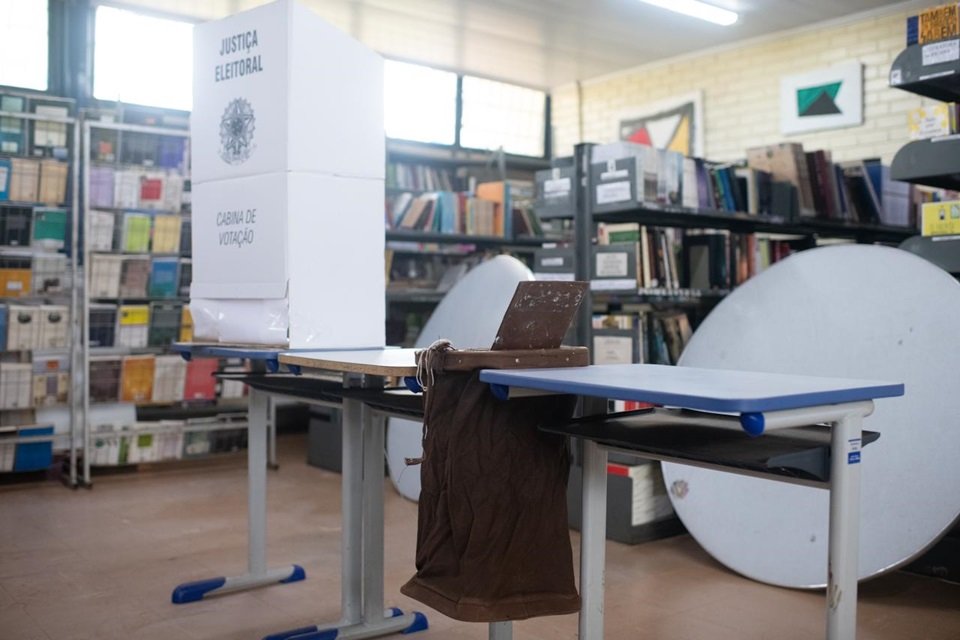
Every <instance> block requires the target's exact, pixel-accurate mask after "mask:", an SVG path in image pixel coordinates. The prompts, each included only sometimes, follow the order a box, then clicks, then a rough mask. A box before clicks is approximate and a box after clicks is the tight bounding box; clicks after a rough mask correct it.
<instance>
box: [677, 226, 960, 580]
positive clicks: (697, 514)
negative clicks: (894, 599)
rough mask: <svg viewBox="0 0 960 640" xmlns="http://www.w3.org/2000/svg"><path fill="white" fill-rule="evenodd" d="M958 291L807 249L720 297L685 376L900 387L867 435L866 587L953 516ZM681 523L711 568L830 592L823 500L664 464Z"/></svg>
mask: <svg viewBox="0 0 960 640" xmlns="http://www.w3.org/2000/svg"><path fill="white" fill-rule="evenodd" d="M958 323H960V283H958V282H957V281H956V280H954V279H953V278H952V277H951V276H950V275H949V274H947V273H946V272H944V271H942V270H940V269H938V268H937V267H935V266H933V265H932V264H930V263H928V262H926V261H925V260H922V259H920V258H918V257H916V256H914V255H912V254H910V253H907V252H905V251H901V250H898V249H891V248H886V247H879V246H872V245H844V246H833V247H826V248H820V249H813V250H809V251H803V252H800V253H798V254H795V255H793V256H791V257H789V258H788V259H786V260H784V261H782V262H779V263H777V264H775V265H773V266H772V267H771V268H769V269H768V270H766V271H764V272H763V273H761V274H759V275H758V276H756V277H754V278H752V279H751V280H749V281H747V282H746V283H745V284H743V285H741V286H740V287H738V288H737V289H736V290H735V291H733V292H732V293H731V294H730V295H729V296H728V297H727V298H726V299H724V300H723V301H722V302H721V303H720V304H719V305H718V306H717V307H716V309H714V311H713V312H712V313H711V314H710V315H709V316H708V317H707V318H706V320H705V321H704V322H703V323H702V324H701V326H700V327H699V328H698V329H697V331H696V333H695V334H694V336H693V338H692V340H691V342H690V344H689V345H688V346H687V348H686V350H685V351H684V353H683V356H682V358H681V360H680V365H681V366H684V365H685V366H696V367H707V368H720V369H743V370H751V371H768V372H773V373H793V374H805V375H822V376H836V377H849V378H874V379H882V380H891V381H898V382H900V381H902V382H903V383H905V385H906V395H905V396H903V397H901V398H887V399H880V400H877V401H876V409H875V412H874V414H873V415H871V416H870V417H868V418H867V419H866V420H865V422H864V428H865V429H869V430H872V431H878V432H880V434H881V435H880V439H879V440H878V441H877V442H875V443H873V444H871V445H869V446H868V447H866V448H864V450H863V462H862V490H861V491H862V493H861V509H860V558H859V568H860V576H861V578H865V577H870V576H875V575H878V574H880V573H883V572H885V571H888V570H890V569H893V568H895V567H898V566H901V565H903V564H905V563H907V562H909V561H910V560H912V559H913V558H915V557H916V556H918V555H919V554H920V553H922V552H923V551H924V550H925V549H926V548H927V547H928V546H929V545H931V544H932V543H933V542H935V541H936V540H937V538H938V537H939V536H940V535H941V534H942V533H944V532H945V531H946V530H948V529H949V528H950V527H951V526H952V524H953V523H954V521H955V520H956V519H957V517H958V514H960V464H958V462H957V458H958V454H960V375H958V371H960V324H958ZM663 475H664V480H665V482H666V485H667V489H668V493H670V497H671V500H672V502H673V506H674V508H675V509H676V511H677V514H678V515H679V517H680V518H681V520H682V521H683V523H684V524H685V525H686V527H687V529H688V530H689V531H690V533H691V534H692V535H693V536H694V537H695V538H696V540H697V541H698V542H699V543H700V544H701V545H702V546H703V547H704V548H705V549H706V550H707V551H708V552H709V553H710V554H711V555H713V556H714V557H715V558H716V559H717V560H719V561H720V562H722V563H723V564H725V565H726V566H728V567H729V568H731V569H733V570H735V571H737V572H739V573H741V574H743V575H746V576H748V577H751V578H754V579H757V580H760V581H763V582H768V583H771V584H776V585H781V586H789V587H822V586H824V585H826V583H827V537H828V536H827V533H828V516H829V495H828V492H827V491H823V490H819V489H814V488H809V487H803V486H797V485H790V484H784V483H780V482H771V481H769V480H760V479H756V478H751V477H745V476H738V475H733V474H729V473H722V472H718V471H710V470H706V469H699V468H694V467H689V466H683V465H677V464H664V465H663Z"/></svg>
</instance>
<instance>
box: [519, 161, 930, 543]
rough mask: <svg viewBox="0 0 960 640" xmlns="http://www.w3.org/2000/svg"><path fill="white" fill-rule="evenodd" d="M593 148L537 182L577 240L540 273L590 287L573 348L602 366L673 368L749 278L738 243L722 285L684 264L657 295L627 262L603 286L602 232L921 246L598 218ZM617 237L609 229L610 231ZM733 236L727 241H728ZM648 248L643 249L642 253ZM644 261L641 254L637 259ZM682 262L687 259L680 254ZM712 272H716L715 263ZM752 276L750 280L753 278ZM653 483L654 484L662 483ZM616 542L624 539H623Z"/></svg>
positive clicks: (885, 227) (813, 223) (711, 216)
mask: <svg viewBox="0 0 960 640" xmlns="http://www.w3.org/2000/svg"><path fill="white" fill-rule="evenodd" d="M592 149H593V145H590V144H581V145H577V147H576V148H575V153H574V156H573V159H572V163H563V164H559V165H558V166H556V167H554V168H551V169H550V170H549V171H546V172H540V173H538V175H537V183H538V187H539V189H538V192H537V194H536V201H537V203H538V209H539V211H538V212H539V213H542V214H543V215H546V216H550V217H554V218H560V219H569V220H572V222H573V228H574V237H573V243H572V247H568V248H558V249H556V250H554V252H553V254H549V253H547V252H546V251H544V252H542V253H541V254H538V256H537V268H536V269H535V271H539V270H542V269H541V260H542V258H543V256H544V255H552V258H553V263H552V264H555V265H557V266H556V268H555V269H554V270H553V271H554V272H553V273H548V274H546V275H548V277H558V278H570V279H577V280H585V281H590V282H591V290H590V291H589V292H588V294H587V296H586V299H585V300H584V302H583V303H582V304H581V306H580V308H579V310H578V316H577V322H576V343H577V344H579V345H586V346H589V347H590V348H591V355H592V357H593V358H594V360H595V361H597V360H600V361H604V362H610V363H614V362H637V361H641V362H648V363H651V362H652V363H661V364H673V363H676V362H677V360H678V359H679V356H680V353H681V352H682V350H683V347H684V346H685V344H686V340H688V339H689V336H690V335H691V333H692V331H693V329H695V328H696V325H697V321H698V319H701V318H702V317H704V316H705V315H706V314H707V313H708V312H709V311H710V310H711V309H712V308H713V307H714V306H716V305H717V304H718V303H719V302H720V301H721V300H722V299H723V298H724V297H725V296H726V295H727V294H728V293H729V292H730V290H731V289H732V288H734V287H735V286H737V285H739V284H740V283H742V282H743V281H744V279H745V278H741V277H740V275H737V277H734V276H733V272H734V268H733V266H731V265H734V264H738V263H737V262H735V261H734V260H732V259H730V258H729V252H730V251H731V249H732V247H733V243H732V240H727V241H726V242H727V243H726V244H724V245H723V251H722V252H721V254H720V255H721V256H724V258H725V259H727V260H728V267H727V268H728V270H729V271H730V273H729V274H728V276H727V277H726V278H725V279H723V280H722V281H721V282H712V283H711V284H710V285H709V286H703V285H700V286H692V285H691V284H690V282H689V280H690V274H689V273H685V271H686V269H685V268H684V265H683V264H682V263H683V262H684V261H683V260H682V259H679V258H678V262H680V263H681V264H679V265H677V266H673V267H672V268H668V269H666V270H665V271H660V272H658V273H656V275H657V277H659V278H660V279H663V280H665V282H658V283H657V284H656V285H655V286H649V285H648V284H646V283H645V282H644V281H643V278H640V277H639V274H640V272H641V271H642V270H643V268H644V267H643V264H644V262H643V259H642V257H641V256H636V257H635V256H634V255H632V254H631V255H628V256H627V257H626V258H625V259H624V260H623V262H624V263H625V264H627V265H628V266H629V264H630V263H633V264H637V266H636V267H631V268H629V269H627V270H626V274H625V277H623V278H622V282H618V281H617V279H616V278H614V279H612V280H607V281H603V278H599V277H598V275H599V274H598V273H597V271H598V267H597V265H596V264H595V262H594V261H595V258H596V255H597V253H596V252H597V251H598V250H600V251H602V250H603V249H604V248H605V247H616V246H617V245H616V244H610V245H602V244H595V241H596V239H597V237H598V234H597V224H598V223H604V224H606V225H626V224H635V225H641V226H644V227H646V228H647V229H648V231H650V232H651V234H652V230H655V229H661V228H665V229H666V230H667V231H669V232H670V233H671V234H674V235H673V237H674V238H675V239H676V241H677V242H680V243H681V244H680V245H670V244H669V243H668V244H667V247H666V248H665V251H670V249H669V247H670V246H683V244H682V241H683V240H684V239H685V238H701V239H703V238H707V239H709V238H711V237H712V236H717V237H729V238H731V239H732V238H745V237H747V236H748V235H749V236H753V237H754V238H756V239H757V240H756V241H757V242H759V241H760V240H764V241H768V242H769V244H770V246H773V245H774V244H782V245H786V246H787V247H786V248H788V249H789V250H790V251H799V250H804V249H806V248H809V247H812V246H816V245H817V243H818V241H821V240H824V239H842V240H844V241H855V242H861V243H864V242H883V243H899V242H900V241H902V240H904V239H906V238H908V237H911V236H914V235H915V234H916V233H917V232H916V230H915V229H913V228H909V227H901V226H896V225H889V224H877V223H864V222H855V221H853V220H849V219H846V220H845V219H824V218H818V217H815V216H803V217H799V216H797V217H789V216H783V215H777V214H776V212H773V213H771V214H764V215H756V214H747V213H743V212H737V211H721V210H716V209H712V208H692V207H684V206H680V205H664V204H658V203H649V202H638V201H637V200H636V199H635V198H628V199H627V200H626V201H624V202H621V203H616V204H614V205H613V206H605V207H603V210H602V211H599V212H598V211H596V210H595V207H594V203H595V202H596V200H597V198H596V197H595V194H594V192H595V190H596V188H597V186H598V184H597V182H595V176H596V171H591V168H592V167H591V155H592V154H591V152H592ZM551 180H553V181H555V182H554V184H553V185H550V197H547V195H548V194H547V183H548V182H549V181H551ZM605 232H606V233H608V234H609V233H611V232H610V230H609V228H608V229H607V230H606V231H605ZM728 234H729V236H728ZM636 244H637V245H638V246H642V242H639V243H636ZM638 251H639V250H638ZM680 255H681V256H683V255H684V254H683V253H681V254H680ZM711 264H712V263H711ZM749 275H751V274H749V273H748V274H747V277H749ZM634 408H639V407H637V406H633V405H628V404H626V403H621V404H617V405H615V406H614V407H613V409H614V410H629V409H634ZM614 462H617V463H622V464H624V465H627V466H628V467H630V466H632V465H637V464H638V463H637V461H636V460H633V459H629V458H626V459H623V460H616V461H614ZM655 475H656V474H654V476H655ZM655 485H656V482H655V481H652V480H651V482H650V483H648V484H647V485H644V486H643V487H635V489H634V492H637V491H640V492H641V493H644V494H645V495H647V498H648V499H651V500H652V499H653V496H656V495H660V493H659V492H662V487H659V488H658V487H657V486H655ZM610 508H611V509H613V510H620V511H622V510H624V509H626V510H627V511H628V513H629V510H630V506H629V504H615V505H611V507H610ZM672 522H673V523H675V522H676V521H675V520H671V519H670V518H660V519H653V520H650V521H648V522H644V523H637V524H635V525H634V526H632V527H631V528H630V530H629V531H627V532H625V533H623V534H622V535H623V536H625V537H618V538H615V539H618V540H621V541H624V542H629V541H636V540H641V539H649V538H653V537H659V536H661V535H663V532H664V531H670V532H673V531H676V530H677V529H678V527H679V525H677V527H671V523H672ZM618 535H619V534H618Z"/></svg>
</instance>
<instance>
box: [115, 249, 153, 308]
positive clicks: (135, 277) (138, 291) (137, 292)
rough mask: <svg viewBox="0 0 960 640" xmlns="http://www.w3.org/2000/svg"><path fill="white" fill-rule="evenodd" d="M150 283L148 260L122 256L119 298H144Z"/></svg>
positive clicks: (140, 257)
mask: <svg viewBox="0 0 960 640" xmlns="http://www.w3.org/2000/svg"><path fill="white" fill-rule="evenodd" d="M149 282H150V258H148V257H146V256H123V262H122V263H121V267H120V297H121V298H145V297H146V296H147V286H148V284H149Z"/></svg>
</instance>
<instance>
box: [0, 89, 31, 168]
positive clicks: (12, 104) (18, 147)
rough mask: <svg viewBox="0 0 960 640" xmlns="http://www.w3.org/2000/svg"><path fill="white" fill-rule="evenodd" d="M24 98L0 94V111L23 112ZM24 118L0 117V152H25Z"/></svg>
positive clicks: (12, 153)
mask: <svg viewBox="0 0 960 640" xmlns="http://www.w3.org/2000/svg"><path fill="white" fill-rule="evenodd" d="M25 110H26V99H25V98H23V97H22V96H12V95H0V111H7V112H11V113H12V112H23V111H25ZM25 122H26V121H25V120H21V119H20V118H11V117H3V118H0V153H9V154H10V155H19V154H22V153H25V149H26V140H25V132H26V128H25Z"/></svg>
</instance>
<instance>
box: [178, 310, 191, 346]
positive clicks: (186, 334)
mask: <svg viewBox="0 0 960 640" xmlns="http://www.w3.org/2000/svg"><path fill="white" fill-rule="evenodd" d="M177 341H178V342H192V341H193V316H191V315H190V306H189V305H183V309H182V310H181V312H180V336H179V338H177Z"/></svg>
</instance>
